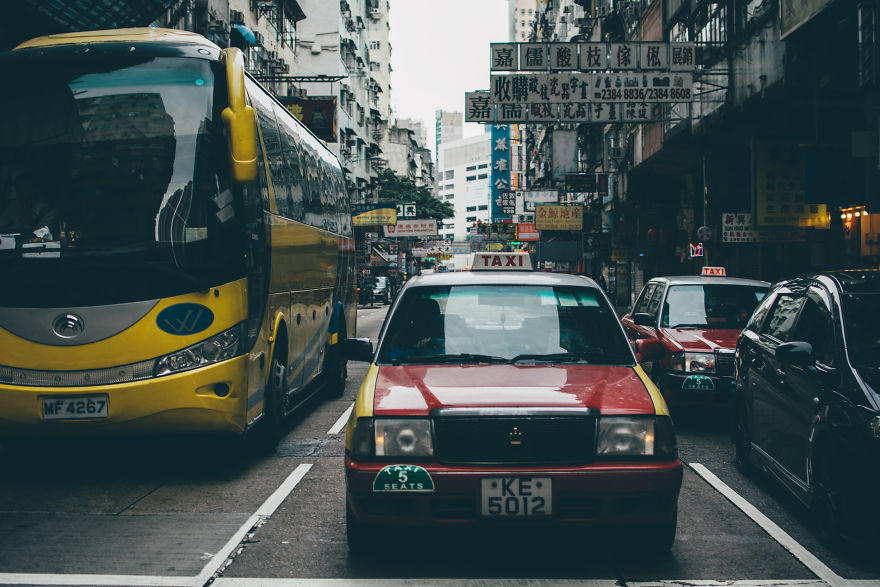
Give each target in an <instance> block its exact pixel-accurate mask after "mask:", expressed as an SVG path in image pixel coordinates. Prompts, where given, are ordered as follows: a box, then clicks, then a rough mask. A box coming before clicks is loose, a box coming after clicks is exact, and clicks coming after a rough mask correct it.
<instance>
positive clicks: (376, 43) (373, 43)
mask: <svg viewBox="0 0 880 587" xmlns="http://www.w3.org/2000/svg"><path fill="white" fill-rule="evenodd" d="M381 46H382V44H381V43H380V42H379V41H370V51H377V50H378V49H379V48H380V47H381Z"/></svg>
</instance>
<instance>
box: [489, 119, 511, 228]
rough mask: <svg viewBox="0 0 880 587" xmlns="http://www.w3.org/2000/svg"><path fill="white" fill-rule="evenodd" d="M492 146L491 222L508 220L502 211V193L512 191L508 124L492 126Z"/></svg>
mask: <svg viewBox="0 0 880 587" xmlns="http://www.w3.org/2000/svg"><path fill="white" fill-rule="evenodd" d="M491 136H492V142H491V144H490V150H491V156H490V162H491V164H492V175H491V185H490V186H489V187H490V198H489V201H490V203H491V215H490V216H491V220H493V221H494V220H499V219H502V218H507V217H508V216H507V214H506V213H505V212H504V211H503V210H502V209H501V204H500V202H501V192H503V191H507V190H509V189H510V127H509V126H508V125H506V124H494V125H492V135H491Z"/></svg>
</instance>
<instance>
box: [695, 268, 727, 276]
mask: <svg viewBox="0 0 880 587" xmlns="http://www.w3.org/2000/svg"><path fill="white" fill-rule="evenodd" d="M700 275H704V276H706V277H727V269H725V268H724V267H703V269H702V271H700Z"/></svg>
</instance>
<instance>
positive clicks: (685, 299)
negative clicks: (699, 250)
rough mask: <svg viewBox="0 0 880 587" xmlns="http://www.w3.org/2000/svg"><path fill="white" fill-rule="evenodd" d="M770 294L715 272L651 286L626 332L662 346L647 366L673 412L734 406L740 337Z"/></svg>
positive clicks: (626, 322)
mask: <svg viewBox="0 0 880 587" xmlns="http://www.w3.org/2000/svg"><path fill="white" fill-rule="evenodd" d="M769 289H770V284H769V283H767V282H766V281H756V280H752V279H738V278H732V277H726V272H725V271H724V270H723V268H715V267H705V268H704V270H703V275H700V276H683V277H655V278H654V279H651V280H650V281H649V282H648V283H647V284H646V285H645V287H644V288H643V289H642V292H641V293H640V294H639V297H638V298H637V299H636V303H635V304H634V305H633V308H632V311H631V312H630V313H629V314H626V315H625V316H624V317H623V318H622V322H623V327H624V329H625V330H626V334H627V337H628V338H629V339H630V340H631V341H633V342H641V344H642V345H646V344H651V345H658V346H659V347H660V350H659V351H658V352H657V354H659V355H661V358H660V359H659V360H657V361H653V362H652V364H651V366H650V367H648V366H647V365H646V367H647V369H648V371H649V373H650V374H651V378H652V379H653V380H654V382H655V383H656V384H657V385H658V386H659V387H660V391H661V392H662V393H663V396H664V397H665V398H666V400H667V401H668V402H669V403H670V405H672V407H673V408H675V407H676V406H687V405H711V404H719V405H724V404H726V403H728V402H730V401H731V399H732V397H733V366H734V355H735V353H736V341H737V338H739V334H740V332H741V331H742V329H743V328H744V327H745V325H746V322H747V321H748V319H749V316H751V315H752V311H753V310H754V309H755V307H756V306H757V305H758V303H759V302H760V301H761V300H762V299H763V298H764V296H765V295H766V294H767V291H768V290H769ZM647 341H655V342H651V343H649V342H647ZM652 352H654V351H653V350H652Z"/></svg>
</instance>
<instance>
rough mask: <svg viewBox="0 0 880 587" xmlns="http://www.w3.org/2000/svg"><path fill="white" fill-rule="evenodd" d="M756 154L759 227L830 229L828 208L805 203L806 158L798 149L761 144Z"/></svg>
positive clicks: (756, 203)
mask: <svg viewBox="0 0 880 587" xmlns="http://www.w3.org/2000/svg"><path fill="white" fill-rule="evenodd" d="M756 155H757V157H756V159H757V173H756V180H757V193H756V196H757V197H756V201H755V208H756V212H757V218H756V223H755V224H756V225H757V226H789V227H792V226H800V227H812V228H823V229H828V228H830V227H831V217H830V216H829V215H828V207H827V206H826V205H825V204H810V203H807V202H806V201H805V197H806V196H805V194H806V189H805V173H804V169H805V168H804V157H803V154H802V153H801V152H800V151H799V150H798V148H797V146H795V145H792V144H783V143H765V142H759V143H758V144H757V147H756Z"/></svg>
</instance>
